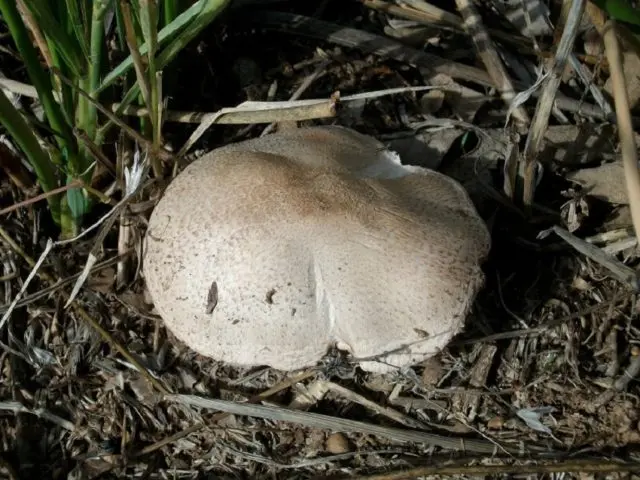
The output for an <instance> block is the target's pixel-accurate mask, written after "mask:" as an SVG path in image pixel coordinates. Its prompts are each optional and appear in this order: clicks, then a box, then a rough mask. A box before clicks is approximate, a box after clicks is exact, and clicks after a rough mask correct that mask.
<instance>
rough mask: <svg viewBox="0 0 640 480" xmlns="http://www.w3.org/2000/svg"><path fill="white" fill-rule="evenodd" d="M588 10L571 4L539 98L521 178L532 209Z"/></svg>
mask: <svg viewBox="0 0 640 480" xmlns="http://www.w3.org/2000/svg"><path fill="white" fill-rule="evenodd" d="M584 8H585V0H576V1H574V2H572V3H571V9H570V10H569V14H568V15H567V23H566V25H565V28H564V30H563V32H562V37H561V39H560V43H559V45H558V50H557V52H556V56H555V61H554V64H553V74H552V75H550V76H549V77H548V78H547V81H546V84H545V85H544V87H543V90H542V94H541V95H540V98H539V99H538V105H537V108H536V112H535V114H534V116H533V120H532V123H531V129H530V130H529V135H528V136H527V141H526V144H525V147H524V152H523V153H522V158H521V170H520V175H521V177H522V181H523V182H522V183H523V185H522V186H523V192H522V200H523V203H524V205H525V206H530V205H531V204H532V203H533V196H534V185H535V180H536V175H535V170H536V168H535V167H536V159H537V156H538V153H539V152H540V148H541V146H542V141H543V139H544V135H545V132H546V130H547V125H548V124H549V115H550V113H551V110H552V109H553V106H554V99H555V96H556V92H557V91H558V88H559V87H560V83H561V81H562V75H563V73H564V70H565V67H566V65H567V57H568V56H569V53H571V49H572V48H573V43H574V41H575V39H576V36H577V34H578V28H579V27H580V19H581V18H582V13H583V12H584Z"/></svg>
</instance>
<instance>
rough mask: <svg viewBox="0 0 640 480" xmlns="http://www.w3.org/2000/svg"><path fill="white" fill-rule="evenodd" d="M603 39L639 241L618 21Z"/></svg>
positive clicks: (639, 195) (636, 175) (638, 191)
mask: <svg viewBox="0 0 640 480" xmlns="http://www.w3.org/2000/svg"><path fill="white" fill-rule="evenodd" d="M602 35H603V39H604V46H605V51H606V54H607V59H608V60H609V69H610V71H611V81H612V86H613V98H614V101H615V107H616V118H617V119H618V136H619V138H620V148H621V150H622V163H623V166H624V174H625V175H624V176H625V182H626V185H627V194H628V195H629V207H630V208H631V219H632V221H633V228H634V230H635V234H636V238H639V239H640V172H638V149H637V146H636V140H635V134H634V131H633V125H632V123H631V111H630V107H629V96H628V94H627V84H626V81H625V77H624V70H623V68H622V55H621V51H620V43H619V42H618V36H617V29H616V22H615V21H614V20H609V21H608V22H607V23H606V24H605V25H604V27H603V32H602Z"/></svg>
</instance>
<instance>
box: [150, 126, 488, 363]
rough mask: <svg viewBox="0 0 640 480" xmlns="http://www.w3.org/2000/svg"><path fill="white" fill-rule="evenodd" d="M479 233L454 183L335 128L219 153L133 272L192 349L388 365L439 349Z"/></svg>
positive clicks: (465, 299) (204, 162) (451, 330)
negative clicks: (335, 356)
mask: <svg viewBox="0 0 640 480" xmlns="http://www.w3.org/2000/svg"><path fill="white" fill-rule="evenodd" d="M490 242H491V240H490V236H489V232H488V229H487V227H486V225H485V223H484V222H483V220H482V218H481V217H480V216H479V215H478V213H477V211H476V209H475V207H474V205H473V203H472V201H471V200H470V198H469V195H468V194H467V193H466V191H465V190H464V189H463V187H462V186H461V185H460V184H459V183H457V182H456V181H455V180H453V179H451V178H449V177H446V176H444V175H443V174H441V173H438V172H435V171H432V170H428V169H425V168H422V167H417V166H410V165H403V164H402V163H401V162H400V160H399V158H398V156H397V155H396V154H394V153H393V152H391V151H389V150H387V149H386V148H385V147H384V145H383V144H382V143H380V142H379V141H378V140H376V139H374V138H373V137H370V136H367V135H363V134H360V133H358V132H356V131H355V130H352V129H348V128H345V127H338V126H321V127H309V128H300V129H296V130H287V131H283V132H280V133H274V134H270V135H266V136H264V137H259V138H255V139H251V140H247V141H243V142H239V143H234V144H229V145H226V146H224V147H221V148H217V149H215V150H213V151H211V152H209V153H208V154H206V155H204V156H202V157H201V158H199V159H198V160H196V161H194V162H193V163H191V164H190V165H189V166H188V167H186V168H185V169H184V171H182V172H181V173H180V174H179V175H178V176H177V177H176V178H175V179H174V180H173V181H172V182H171V183H170V184H169V186H168V187H167V189H166V191H165V192H164V194H163V196H162V198H161V199H160V201H159V202H158V204H157V206H156V207H155V209H154V211H153V212H152V214H151V217H150V219H149V224H148V230H147V234H146V236H145V254H144V268H143V271H144V276H145V281H146V284H147V288H148V291H149V293H150V294H151V297H152V299H153V302H154V305H155V307H156V309H157V311H158V313H159V314H160V316H161V317H162V319H163V321H164V323H165V325H166V327H167V328H168V329H169V330H170V331H171V332H172V333H173V334H174V335H175V337H176V338H177V339H178V340H181V341H182V342H184V344H186V346H188V347H189V348H191V349H192V350H193V351H195V352H197V353H199V354H201V355H204V356H207V357H210V358H213V359H216V360H219V361H223V362H226V363H227V364H231V365H235V366H242V367H250V366H258V365H268V366H271V367H273V368H277V369H281V370H296V369H300V368H305V367H309V366H312V365H314V364H316V363H317V362H318V361H320V360H321V359H322V358H323V357H324V356H325V355H326V354H327V351H328V349H329V348H330V347H332V346H335V347H336V348H338V349H340V350H343V351H347V352H348V353H349V354H350V355H351V358H353V360H354V362H356V363H357V364H358V365H359V366H360V367H361V368H362V369H363V370H366V371H372V372H382V373H384V372H388V371H391V370H393V369H397V368H400V367H405V366H410V365H413V364H415V363H417V362H420V361H422V360H425V359H427V358H429V357H431V356H433V355H435V354H436V353H438V352H439V351H440V350H441V349H442V348H443V347H445V346H446V345H447V343H448V342H449V341H450V340H451V338H452V337H453V336H454V335H456V334H457V333H459V332H460V331H461V330H462V328H463V326H464V322H465V319H466V317H467V314H468V312H469V310H470V307H471V305H472V303H473V301H474V298H475V296H476V294H477V293H478V291H479V290H480V288H482V286H483V284H484V278H485V277H484V274H483V272H482V270H481V267H482V262H483V261H484V259H485V258H486V256H487V254H488V251H489V248H490Z"/></svg>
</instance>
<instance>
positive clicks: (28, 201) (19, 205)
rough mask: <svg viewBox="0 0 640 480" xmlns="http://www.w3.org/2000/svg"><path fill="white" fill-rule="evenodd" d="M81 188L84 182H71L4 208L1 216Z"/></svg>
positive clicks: (0, 211) (0, 213)
mask: <svg viewBox="0 0 640 480" xmlns="http://www.w3.org/2000/svg"><path fill="white" fill-rule="evenodd" d="M81 186H83V182H82V181H80V180H73V181H72V182H70V183H69V184H67V185H64V186H62V187H58V188H54V189H53V190H49V191H48V192H44V193H41V194H39V195H36V196H35V197H31V198H27V199H26V200H23V201H21V202H18V203H15V204H13V205H11V206H10V207H7V208H3V209H2V210H0V215H6V214H7V213H11V212H13V211H15V210H18V209H19V208H22V207H26V206H28V205H31V204H33V203H37V202H40V201H42V200H46V199H47V198H48V197H51V196H53V195H57V194H59V193H62V192H66V191H67V190H71V189H72V188H76V187H81Z"/></svg>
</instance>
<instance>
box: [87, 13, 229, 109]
mask: <svg viewBox="0 0 640 480" xmlns="http://www.w3.org/2000/svg"><path fill="white" fill-rule="evenodd" d="M229 1H230V0H198V1H197V2H196V3H194V4H193V5H191V6H190V7H189V8H188V9H186V10H185V11H184V12H182V13H181V14H180V15H178V16H177V17H176V19H175V20H174V21H173V22H171V23H170V24H169V25H167V26H166V27H164V28H163V29H162V30H160V32H158V46H161V45H163V44H165V43H166V42H167V41H169V40H170V39H171V37H172V36H173V35H175V34H176V33H177V32H178V31H180V29H182V28H183V27H185V26H187V25H192V23H191V22H195V20H194V19H195V18H199V17H202V16H207V17H210V15H207V13H211V11H212V10H213V12H214V13H215V15H213V18H215V16H216V15H217V14H218V13H220V11H221V10H222V9H223V8H224V7H226V5H227V4H228V3H229ZM213 18H211V19H213ZM204 26H206V25H204ZM204 26H201V27H200V28H199V29H197V31H196V32H195V34H193V31H191V32H190V33H189V36H188V38H189V39H192V38H193V37H195V35H197V33H199V32H200V30H201V29H202V28H203V27H204ZM186 30H187V29H185V31H186ZM183 33H184V32H182V33H181V34H180V35H179V36H182V35H183ZM185 38H187V37H185ZM182 42H184V40H183V41H182ZM182 42H181V43H182ZM187 43H188V42H187ZM185 45H186V43H185ZM148 51H149V46H148V45H147V44H146V43H145V44H143V45H141V46H140V54H142V55H145V54H146V53H148ZM132 67H133V59H132V58H131V55H129V56H128V57H127V58H126V59H124V60H123V61H122V63H120V64H119V65H118V66H117V67H116V68H114V69H113V70H112V71H111V72H110V73H109V74H108V75H107V76H106V77H105V78H104V80H103V81H102V84H101V85H100V86H99V87H98V91H102V90H104V89H105V88H107V87H109V86H111V85H112V84H113V83H114V82H115V81H116V80H117V79H118V77H120V76H121V75H124V74H125V73H127V72H128V71H129V70H130V69H131V68H132ZM156 68H158V69H160V68H162V67H161V66H159V65H158V64H156ZM135 96H136V95H132V96H131V98H130V99H129V102H131V101H132V100H133V99H134V98H135Z"/></svg>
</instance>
